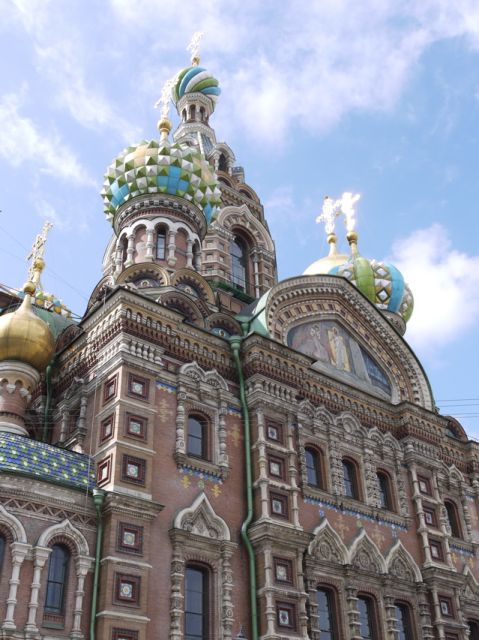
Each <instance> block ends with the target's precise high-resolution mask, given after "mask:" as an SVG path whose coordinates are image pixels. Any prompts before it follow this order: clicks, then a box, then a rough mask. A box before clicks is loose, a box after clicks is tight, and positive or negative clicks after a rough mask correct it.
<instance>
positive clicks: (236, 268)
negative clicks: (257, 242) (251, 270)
mask: <svg viewBox="0 0 479 640" xmlns="http://www.w3.org/2000/svg"><path fill="white" fill-rule="evenodd" d="M230 254H231V282H232V283H233V284H234V285H235V287H236V288H237V289H240V290H241V291H246V274H247V251H246V245H245V243H244V242H243V240H242V239H241V238H238V236H235V237H234V238H233V240H232V241H231V244H230Z"/></svg>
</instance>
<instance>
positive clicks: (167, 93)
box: [155, 77, 176, 140]
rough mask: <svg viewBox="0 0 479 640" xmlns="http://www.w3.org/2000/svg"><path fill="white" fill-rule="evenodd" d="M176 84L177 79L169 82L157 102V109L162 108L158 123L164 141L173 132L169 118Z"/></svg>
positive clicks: (171, 79)
mask: <svg viewBox="0 0 479 640" xmlns="http://www.w3.org/2000/svg"><path fill="white" fill-rule="evenodd" d="M175 83H176V77H174V78H170V79H169V80H167V81H166V82H165V84H164V85H163V89H162V90H161V96H160V98H159V99H158V100H157V101H156V102H155V108H156V109H157V108H158V107H160V106H161V118H160V120H159V121H158V129H159V130H160V133H161V139H162V140H166V138H168V134H169V133H170V131H171V126H172V125H171V121H170V119H169V117H168V116H169V113H170V100H171V90H172V89H173V87H174V86H175Z"/></svg>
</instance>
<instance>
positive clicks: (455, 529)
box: [444, 500, 462, 538]
mask: <svg viewBox="0 0 479 640" xmlns="http://www.w3.org/2000/svg"><path fill="white" fill-rule="evenodd" d="M444 506H445V507H446V513H447V519H448V521H449V526H450V527H451V535H452V536H454V537H455V538H461V537H462V536H461V527H460V526H459V517H458V515H457V508H456V505H455V504H454V502H451V501H450V500H445V501H444Z"/></svg>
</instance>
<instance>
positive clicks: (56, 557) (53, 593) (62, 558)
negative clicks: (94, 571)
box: [45, 544, 70, 614]
mask: <svg viewBox="0 0 479 640" xmlns="http://www.w3.org/2000/svg"><path fill="white" fill-rule="evenodd" d="M69 561H70V552H69V551H68V549H67V548H66V547H64V546H63V545H61V544H55V545H53V547H52V551H51V553H50V558H49V560H48V577H47V592H46V596H45V611H46V612H48V613H56V614H62V613H63V612H64V606H65V594H66V586H67V579H68V564H69Z"/></svg>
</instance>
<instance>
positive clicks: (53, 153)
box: [0, 94, 95, 186]
mask: <svg viewBox="0 0 479 640" xmlns="http://www.w3.org/2000/svg"><path fill="white" fill-rule="evenodd" d="M20 103H21V99H20V96H18V95H14V94H10V95H6V96H4V98H3V99H2V101H1V102H0V130H1V131H2V144H1V145H0V156H1V157H2V158H3V159H4V160H6V161H7V162H8V163H9V164H11V165H12V166H14V167H19V166H20V165H22V164H29V165H30V167H31V169H30V170H32V171H33V172H34V173H35V172H37V171H40V172H43V173H47V174H49V175H53V176H58V177H61V178H63V179H65V180H69V181H71V182H72V183H74V184H78V185H88V186H94V185H95V182H94V180H93V179H92V178H91V177H90V176H89V175H88V172H87V171H86V170H85V168H84V167H83V166H82V165H81V164H80V162H79V160H78V159H77V157H76V156H75V154H74V153H73V151H71V149H69V148H68V146H66V145H65V144H64V142H63V141H62V139H61V138H60V136H59V135H58V133H57V132H55V131H52V132H51V133H49V134H48V133H46V132H45V131H44V130H40V129H39V128H38V127H37V126H36V125H35V123H34V122H33V120H31V119H30V118H26V117H23V116H22V115H21V114H20V113H19V107H20Z"/></svg>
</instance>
